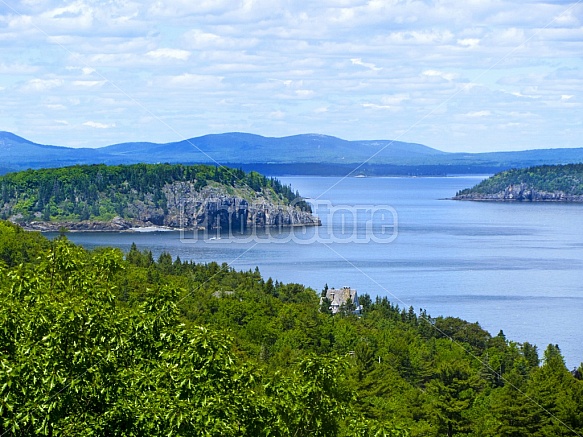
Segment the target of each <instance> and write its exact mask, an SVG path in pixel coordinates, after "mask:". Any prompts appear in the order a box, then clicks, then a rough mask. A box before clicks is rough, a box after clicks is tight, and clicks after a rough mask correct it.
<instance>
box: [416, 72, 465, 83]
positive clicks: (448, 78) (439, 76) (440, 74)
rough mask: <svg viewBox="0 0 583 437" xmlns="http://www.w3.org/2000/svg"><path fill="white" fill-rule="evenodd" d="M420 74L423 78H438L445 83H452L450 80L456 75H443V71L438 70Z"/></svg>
mask: <svg viewBox="0 0 583 437" xmlns="http://www.w3.org/2000/svg"><path fill="white" fill-rule="evenodd" d="M422 74H423V76H427V77H438V78H441V79H445V80H447V81H452V80H454V79H456V78H457V74H454V73H444V72H443V71H438V70H425V71H424V72H423V73H422Z"/></svg>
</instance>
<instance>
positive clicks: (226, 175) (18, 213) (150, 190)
mask: <svg viewBox="0 0 583 437" xmlns="http://www.w3.org/2000/svg"><path fill="white" fill-rule="evenodd" d="M173 182H192V183H193V184H194V189H196V190H200V189H202V188H203V187H205V186H207V185H213V186H219V187H221V188H222V189H223V190H224V191H225V192H226V193H231V194H237V195H239V196H241V197H243V198H246V197H251V196H255V195H256V194H257V193H261V194H262V195H266V196H267V197H269V199H270V200H271V201H273V202H275V203H281V204H286V205H289V204H291V203H293V204H294V205H295V206H297V207H299V208H301V209H303V210H305V211H311V209H310V205H309V204H308V203H306V202H305V201H304V200H303V199H302V198H301V197H300V196H299V193H297V192H296V193H294V192H293V191H292V189H291V187H290V186H288V185H284V184H282V183H281V182H280V181H279V180H277V179H275V178H267V177H265V176H263V175H261V174H259V173H257V172H253V171H251V172H248V173H246V172H244V171H243V170H240V169H232V168H227V167H222V166H221V167H218V166H216V167H215V166H209V165H182V164H133V165H116V166H108V165H104V164H95V165H76V166H72V167H63V168H49V169H40V170H26V171H22V172H16V173H9V174H6V175H4V176H1V177H0V218H2V219H7V218H12V219H13V220H17V221H23V222H25V221H29V220H33V219H34V220H43V221H47V222H49V221H56V222H59V221H82V220H97V221H109V220H111V219H113V218H114V217H116V216H118V217H121V218H123V219H132V218H135V217H134V216H133V215H132V208H128V206H130V205H136V204H141V205H144V206H145V207H152V208H159V209H160V210H162V211H164V210H166V207H167V199H166V195H165V193H164V187H165V186H167V185H168V184H170V183H173Z"/></svg>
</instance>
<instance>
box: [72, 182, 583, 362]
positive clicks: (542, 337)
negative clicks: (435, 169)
mask: <svg viewBox="0 0 583 437" xmlns="http://www.w3.org/2000/svg"><path fill="white" fill-rule="evenodd" d="M481 179H482V178H480V177H451V178H348V179H344V180H342V179H341V178H324V177H286V178H281V180H282V181H283V182H285V183H291V184H292V186H293V188H294V189H297V190H299V191H300V193H302V195H304V196H307V197H311V198H313V199H314V201H315V202H320V203H319V204H318V210H319V213H320V214H319V216H320V217H321V219H322V222H323V226H322V227H321V228H317V229H315V228H311V229H296V230H294V231H293V234H291V235H290V234H289V233H286V232H284V233H282V234H281V235H275V236H271V237H270V236H265V235H260V236H257V238H255V239H254V238H249V237H247V238H240V237H239V238H231V239H230V238H228V236H227V235H223V236H221V238H214V239H212V240H206V241H201V240H200V239H198V238H196V239H195V238H194V237H195V236H194V235H189V234H180V233H179V232H153V233H135V234H119V233H84V234H73V233H72V234H70V235H69V237H70V239H71V240H73V241H74V242H77V243H80V244H82V245H84V246H86V247H95V246H101V245H109V246H117V247H120V248H122V249H124V250H127V249H129V247H130V245H131V243H132V242H135V243H136V244H137V245H138V246H139V247H141V248H148V249H150V250H152V252H153V253H154V256H158V254H159V253H160V252H162V251H163V250H166V251H169V252H170V253H172V254H173V256H176V255H178V256H180V258H181V259H182V260H195V261H198V262H208V261H217V262H226V263H229V264H230V265H232V266H233V267H235V268H236V269H242V270H247V269H254V268H255V266H259V268H260V270H261V272H262V274H263V275H264V276H265V277H268V276H271V277H273V278H274V279H278V280H280V281H284V282H300V283H303V284H306V285H309V286H311V287H313V288H314V289H316V290H321V289H322V288H323V287H324V284H326V283H327V284H328V285H329V286H335V287H340V286H344V285H350V286H352V287H353V288H356V289H357V290H358V291H359V292H361V293H369V294H371V295H373V296H375V295H380V296H388V297H389V299H390V300H391V301H392V302H395V303H398V304H399V306H401V307H403V306H404V307H409V306H413V307H414V308H415V309H416V310H419V309H420V308H424V309H426V310H427V312H428V313H429V314H431V315H432V316H437V315H452V316H457V317H461V318H463V319H466V320H468V321H471V322H475V321H478V322H479V323H480V324H481V326H482V327H484V328H485V329H487V330H488V331H490V332H491V333H492V334H493V335H495V334H497V333H498V331H499V330H500V329H503V330H504V333H505V334H506V336H507V338H509V339H511V340H514V341H518V342H522V341H530V342H532V343H535V344H537V345H538V347H539V350H540V352H541V356H542V351H543V350H544V348H545V347H546V345H547V344H548V343H558V344H559V346H560V347H561V350H562V351H563V354H564V355H565V358H566V361H567V365H568V366H569V367H570V368H572V367H574V366H578V365H579V364H580V363H581V362H582V361H583V343H582V342H581V340H580V336H579V335H578V334H579V332H580V326H581V325H580V318H581V316H583V281H582V279H583V233H582V232H581V229H582V228H583V214H582V213H583V205H568V204H534V205H533V204H507V203H474V202H454V201H450V200H442V199H444V198H446V197H450V196H452V195H454V194H455V192H456V191H457V190H459V189H462V188H466V187H469V186H472V185H474V184H476V183H477V182H478V181H479V180H481ZM323 193H324V194H323ZM320 196H321V197H320ZM323 201H327V202H329V203H328V204H326V203H322V202H323ZM355 223H356V228H355V226H354V224H355ZM393 225H394V226H393ZM367 226H368V228H367ZM371 237H372V238H371Z"/></svg>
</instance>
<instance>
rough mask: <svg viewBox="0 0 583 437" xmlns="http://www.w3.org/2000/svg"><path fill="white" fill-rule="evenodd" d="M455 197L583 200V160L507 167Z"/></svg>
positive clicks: (525, 200)
mask: <svg viewBox="0 0 583 437" xmlns="http://www.w3.org/2000/svg"><path fill="white" fill-rule="evenodd" d="M453 199H454V200H478V201H479V200H481V201H502V202H506V201H513V202H516V201H518V202H583V164H568V165H543V166H537V167H530V168H523V169H513V170H507V171H503V172H500V173H497V174H495V175H494V176H492V177H490V178H488V179H485V180H483V181H482V182H480V183H479V184H477V185H476V186H475V187H473V188H467V189H465V190H461V191H458V192H457V194H456V195H455V196H454V197H453Z"/></svg>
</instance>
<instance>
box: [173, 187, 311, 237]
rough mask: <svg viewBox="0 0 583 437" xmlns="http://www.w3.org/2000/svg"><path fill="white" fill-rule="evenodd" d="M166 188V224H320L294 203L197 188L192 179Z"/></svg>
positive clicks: (242, 226) (226, 226) (224, 226)
mask: <svg viewBox="0 0 583 437" xmlns="http://www.w3.org/2000/svg"><path fill="white" fill-rule="evenodd" d="M163 191H164V194H165V195H166V199H167V209H168V213H167V214H166V216H165V218H164V225H165V226H169V227H176V228H199V229H237V230H246V229H249V228H264V227H271V226H318V225H319V224H320V221H319V219H318V218H316V217H314V216H313V215H312V214H311V213H309V212H305V211H300V210H299V209H297V208H294V207H293V206H287V205H277V204H274V203H273V202H270V201H268V200H267V199H265V198H261V197H259V196H257V198H256V199H254V200H253V201H251V202H250V201H248V200H246V199H243V198H242V197H238V196H235V195H230V194H228V193H227V192H226V191H225V190H224V189H221V188H217V187H204V188H203V189H202V190H200V191H197V190H196V189H195V188H194V184H193V183H192V182H174V183H173V184H168V185H166V186H165V187H164V190H163Z"/></svg>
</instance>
